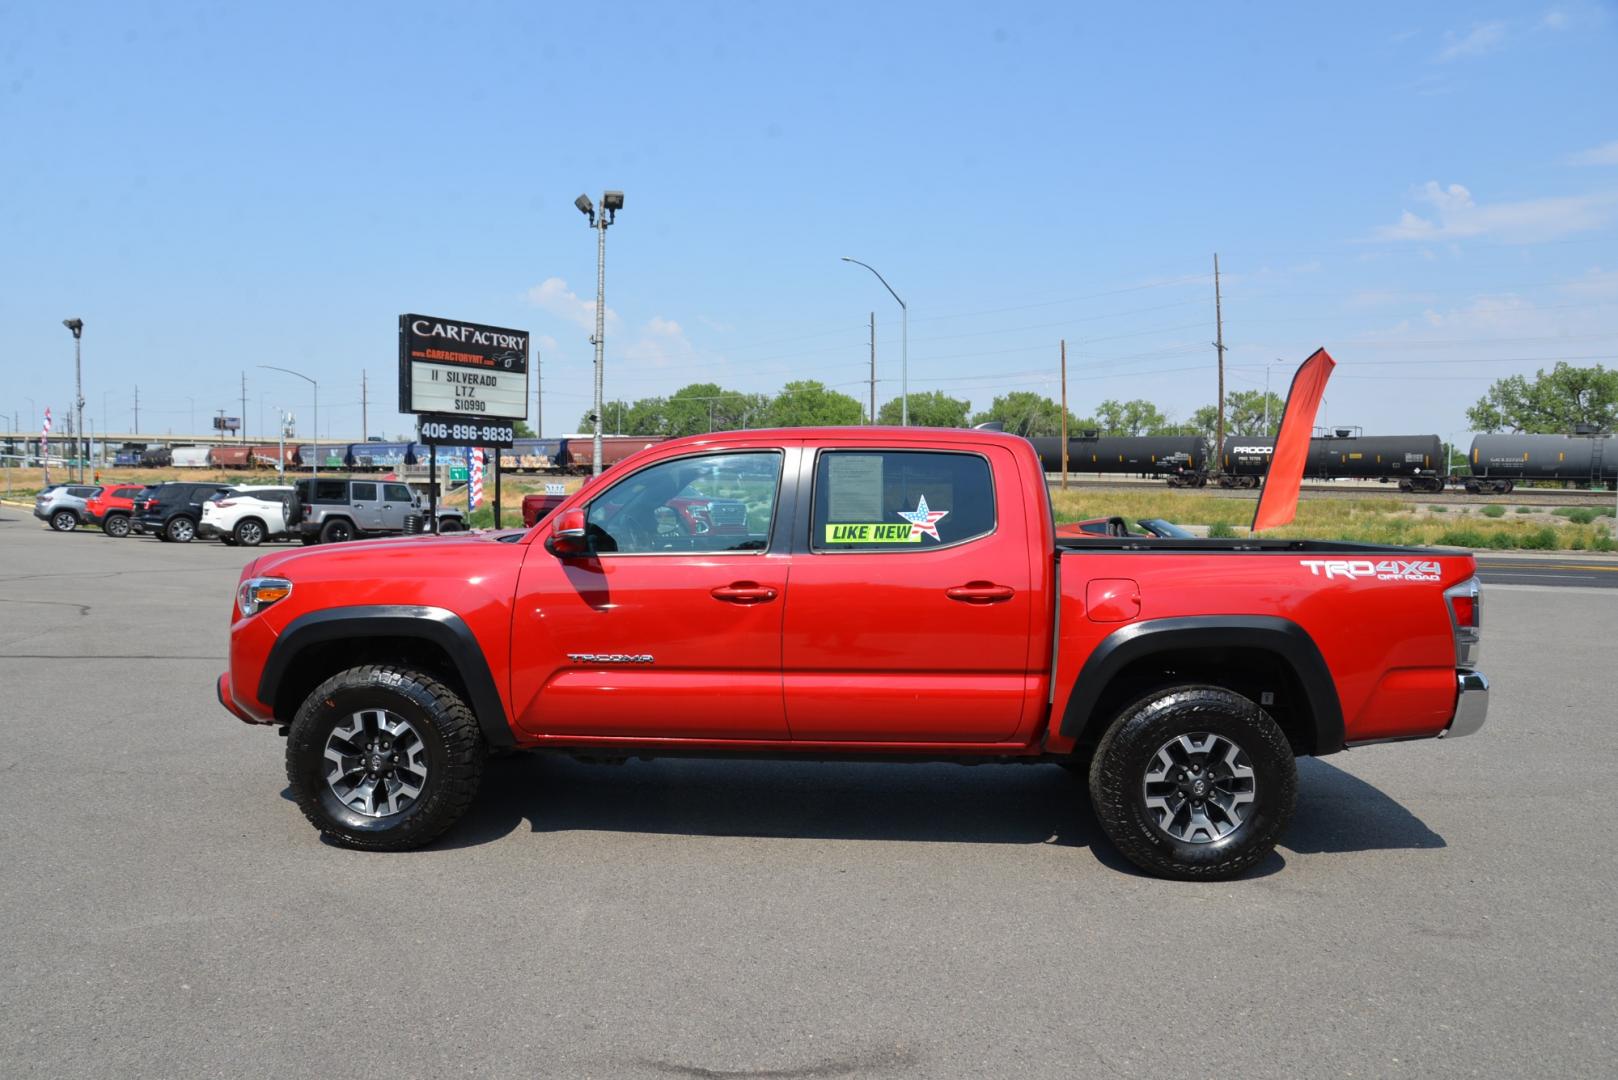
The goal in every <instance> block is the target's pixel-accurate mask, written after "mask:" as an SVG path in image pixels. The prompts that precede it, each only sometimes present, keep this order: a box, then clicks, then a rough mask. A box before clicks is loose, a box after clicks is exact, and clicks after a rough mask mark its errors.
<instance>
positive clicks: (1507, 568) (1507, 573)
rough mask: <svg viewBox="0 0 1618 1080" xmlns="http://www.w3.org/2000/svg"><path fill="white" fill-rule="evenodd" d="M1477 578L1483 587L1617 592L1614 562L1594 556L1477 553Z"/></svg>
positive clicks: (1616, 562)
mask: <svg viewBox="0 0 1618 1080" xmlns="http://www.w3.org/2000/svg"><path fill="white" fill-rule="evenodd" d="M1476 558H1477V561H1478V577H1480V578H1482V579H1483V582H1484V584H1486V585H1545V586H1550V587H1553V588H1586V589H1618V559H1611V558H1600V557H1598V556H1594V555H1579V554H1570V553H1559V554H1554V555H1523V554H1516V555H1491V554H1479V555H1477V556H1476Z"/></svg>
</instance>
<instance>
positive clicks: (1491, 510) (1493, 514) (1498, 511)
mask: <svg viewBox="0 0 1618 1080" xmlns="http://www.w3.org/2000/svg"><path fill="white" fill-rule="evenodd" d="M1483 516H1484V517H1486V518H1503V517H1505V516H1506V508H1505V507H1503V506H1501V505H1500V504H1499V503H1490V504H1489V505H1488V506H1485V507H1484V508H1483Z"/></svg>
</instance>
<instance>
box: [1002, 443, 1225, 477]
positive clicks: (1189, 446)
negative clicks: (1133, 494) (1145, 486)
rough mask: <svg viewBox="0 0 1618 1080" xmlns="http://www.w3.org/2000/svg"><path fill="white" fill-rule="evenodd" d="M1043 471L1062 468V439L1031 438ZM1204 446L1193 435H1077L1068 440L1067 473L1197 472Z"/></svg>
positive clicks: (1200, 467)
mask: <svg viewBox="0 0 1618 1080" xmlns="http://www.w3.org/2000/svg"><path fill="white" fill-rule="evenodd" d="M1029 441H1030V442H1032V443H1033V444H1034V451H1035V452H1036V453H1037V454H1039V460H1040V461H1041V463H1043V465H1044V467H1045V471H1046V472H1061V471H1062V440H1061V438H1060V437H1057V438H1036V439H1030V440H1029ZM1206 458H1207V450H1206V449H1205V448H1204V446H1203V442H1202V439H1201V438H1200V437H1199V436H1196V435H1078V436H1072V437H1070V438H1069V439H1068V440H1067V471H1068V472H1070V473H1134V474H1140V473H1148V474H1153V475H1158V474H1171V475H1176V476H1178V475H1181V474H1187V473H1198V472H1200V471H1201V470H1202V467H1203V466H1204V465H1205V464H1206Z"/></svg>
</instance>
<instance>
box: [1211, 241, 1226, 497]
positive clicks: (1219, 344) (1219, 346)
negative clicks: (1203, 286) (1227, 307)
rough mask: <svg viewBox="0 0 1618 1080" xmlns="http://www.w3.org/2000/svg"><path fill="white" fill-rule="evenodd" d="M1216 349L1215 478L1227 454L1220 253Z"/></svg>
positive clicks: (1216, 272)
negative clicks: (1217, 397) (1216, 415)
mask: <svg viewBox="0 0 1618 1080" xmlns="http://www.w3.org/2000/svg"><path fill="white" fill-rule="evenodd" d="M1214 335H1215V336H1214V343H1213V345H1214V349H1215V351H1217V352H1218V353H1219V418H1218V420H1217V422H1216V427H1215V434H1214V453H1213V457H1214V467H1213V472H1214V475H1215V476H1218V475H1219V473H1220V467H1219V466H1220V463H1221V462H1222V461H1223V459H1224V453H1225V315H1224V311H1223V310H1222V309H1221V307H1220V299H1219V252H1217V251H1216V252H1214Z"/></svg>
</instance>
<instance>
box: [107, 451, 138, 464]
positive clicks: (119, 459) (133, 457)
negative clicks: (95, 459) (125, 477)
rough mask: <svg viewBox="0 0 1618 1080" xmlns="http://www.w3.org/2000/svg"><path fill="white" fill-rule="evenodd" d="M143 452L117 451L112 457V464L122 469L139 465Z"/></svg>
mask: <svg viewBox="0 0 1618 1080" xmlns="http://www.w3.org/2000/svg"><path fill="white" fill-rule="evenodd" d="M143 452H144V451H140V450H119V451H117V452H116V453H114V454H113V455H112V463H113V464H114V465H117V466H119V467H122V468H129V467H131V466H135V465H139V464H140V463H141V460H140V458H141V454H142V453H143Z"/></svg>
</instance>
